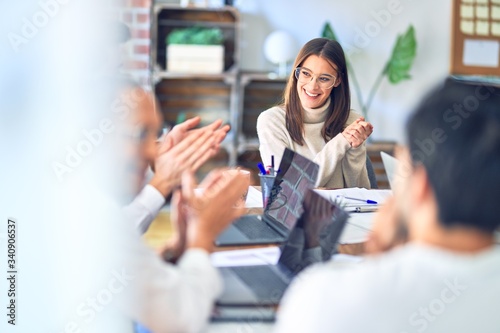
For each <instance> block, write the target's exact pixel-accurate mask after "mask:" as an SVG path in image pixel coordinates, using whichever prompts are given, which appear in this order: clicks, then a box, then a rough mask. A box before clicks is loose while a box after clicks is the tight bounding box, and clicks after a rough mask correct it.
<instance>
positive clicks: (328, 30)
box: [321, 22, 339, 42]
mask: <svg viewBox="0 0 500 333" xmlns="http://www.w3.org/2000/svg"><path fill="white" fill-rule="evenodd" d="M321 37H323V38H328V39H332V40H334V41H337V42H338V41H339V39H338V38H337V35H336V34H335V32H334V31H333V28H332V26H331V25H330V23H329V22H326V23H325V26H324V27H323V32H322V33H321Z"/></svg>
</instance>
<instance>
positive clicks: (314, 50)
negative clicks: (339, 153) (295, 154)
mask: <svg viewBox="0 0 500 333" xmlns="http://www.w3.org/2000/svg"><path fill="white" fill-rule="evenodd" d="M311 55H317V56H318V57H321V58H323V59H325V60H326V61H328V62H329V63H330V65H332V67H335V66H336V67H337V72H338V73H337V74H338V76H339V77H338V78H337V79H340V84H339V86H338V87H334V88H333V89H332V91H331V93H330V96H331V104H330V107H329V110H328V115H327V117H326V120H325V124H324V126H323V128H322V129H321V136H322V137H323V139H324V140H325V142H326V141H328V140H330V139H332V138H333V137H334V136H336V135H337V134H339V133H340V132H342V131H343V130H344V126H345V123H346V121H347V119H348V118H349V112H350V110H351V94H350V90H349V78H348V76H347V62H346V59H345V55H344V50H343V49H342V46H340V44H339V43H338V42H336V41H334V40H331V39H327V38H314V39H312V40H310V41H309V42H307V43H306V44H305V45H304V46H303V47H302V48H301V49H300V51H299V54H298V55H297V57H296V58H295V62H294V64H293V70H292V72H291V73H290V76H289V78H288V83H287V85H286V88H285V91H284V93H283V105H284V107H285V111H286V128H287V130H288V133H290V137H291V138H292V140H293V141H294V142H296V143H298V144H299V145H301V146H302V145H304V117H303V115H302V106H301V103H300V98H299V94H298V93H297V78H296V77H295V68H297V67H300V66H301V65H302V64H303V63H304V61H305V60H306V59H307V58H308V57H309V56H311ZM334 65H335V66H334Z"/></svg>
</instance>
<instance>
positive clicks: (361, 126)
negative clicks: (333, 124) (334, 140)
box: [342, 117, 373, 148]
mask: <svg viewBox="0 0 500 333" xmlns="http://www.w3.org/2000/svg"><path fill="white" fill-rule="evenodd" d="M372 132H373V125H372V124H371V123H369V122H367V121H365V118H364V117H359V118H358V119H356V120H355V121H354V122H353V123H352V124H350V125H349V126H347V127H346V128H345V129H344V131H343V132H342V135H343V136H344V138H345V139H346V140H347V141H348V142H349V144H350V145H351V147H353V148H358V147H359V146H361V145H362V144H363V142H365V141H366V139H367V138H368V137H369V136H370V135H371V134H372Z"/></svg>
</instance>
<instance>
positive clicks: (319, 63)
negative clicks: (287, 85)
mask: <svg viewBox="0 0 500 333" xmlns="http://www.w3.org/2000/svg"><path fill="white" fill-rule="evenodd" d="M301 67H302V68H306V69H307V70H308V71H309V72H311V73H312V74H313V79H312V80H310V81H309V82H301V81H299V80H297V92H298V94H299V98H300V102H301V104H302V107H303V108H309V109H317V108H319V107H322V106H323V105H324V104H325V102H326V101H327V100H328V97H329V96H330V93H331V92H332V89H333V88H335V87H337V86H338V85H339V84H340V78H339V77H338V74H337V69H336V68H335V67H332V65H330V63H329V62H328V61H326V60H325V59H324V58H321V57H319V56H317V55H314V54H313V55H310V56H309V57H307V58H306V60H305V61H304V62H303V63H302V66H301ZM323 74H326V75H330V76H334V77H335V78H336V80H335V84H334V85H333V86H332V87H330V88H328V89H323V88H322V87H321V86H320V84H319V81H318V77H319V76H321V75H323Z"/></svg>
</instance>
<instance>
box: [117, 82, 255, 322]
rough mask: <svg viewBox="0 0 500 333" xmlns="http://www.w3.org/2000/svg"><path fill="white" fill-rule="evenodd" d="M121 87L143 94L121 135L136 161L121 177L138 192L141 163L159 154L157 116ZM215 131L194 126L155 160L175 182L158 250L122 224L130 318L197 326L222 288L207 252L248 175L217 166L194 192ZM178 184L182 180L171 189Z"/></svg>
mask: <svg viewBox="0 0 500 333" xmlns="http://www.w3.org/2000/svg"><path fill="white" fill-rule="evenodd" d="M122 93H123V94H130V93H136V94H143V95H144V98H141V99H140V100H139V102H138V103H137V107H136V108H134V109H133V112H131V117H130V118H129V120H130V121H128V122H127V124H125V125H124V128H122V131H124V133H128V134H129V135H126V136H125V137H127V138H128V140H129V141H128V145H127V146H126V148H127V149H125V152H124V153H125V156H124V157H125V158H127V160H128V161H134V163H132V164H131V165H128V166H127V167H126V171H127V172H128V177H127V178H128V179H129V180H130V181H132V182H133V184H134V186H135V190H136V191H139V190H140V184H142V182H143V177H144V174H145V171H146V168H147V167H148V165H149V164H150V163H152V162H153V160H154V159H155V158H158V155H157V149H158V147H157V142H156V138H157V136H156V134H157V132H158V129H159V126H160V119H159V116H158V115H157V114H156V113H155V109H154V103H153V98H152V96H151V95H150V94H149V93H146V92H144V91H143V90H142V89H141V88H138V87H133V86H132V87H125V88H124V89H123V92H122ZM173 132H174V131H173ZM216 132H217V128H211V127H210V126H208V127H206V128H205V129H203V130H196V131H195V132H194V134H195V135H190V134H187V135H185V137H184V138H183V140H181V141H178V142H172V146H171V147H170V149H168V151H166V152H165V153H164V154H161V159H162V163H165V166H163V165H160V164H158V159H157V161H156V162H157V163H156V167H157V168H160V167H161V168H163V167H165V168H166V165H167V163H168V167H169V168H171V169H173V170H174V171H175V172H174V173H173V176H172V179H174V178H175V181H172V184H173V185H171V187H170V190H171V191H172V190H173V197H172V214H171V221H172V224H173V226H174V237H173V239H172V240H171V241H170V242H169V243H168V244H167V245H165V246H164V247H163V248H162V249H161V250H160V255H158V254H156V253H154V251H152V250H151V249H149V248H148V247H147V246H146V245H145V244H144V243H143V242H142V241H141V240H140V239H139V237H138V234H137V232H136V230H134V228H133V226H132V225H131V224H129V223H126V224H125V225H124V226H123V227H122V230H123V232H124V234H127V235H128V236H129V237H123V240H122V241H123V243H122V245H123V246H121V247H120V248H126V256H125V257H126V258H125V262H124V265H125V267H126V268H127V271H129V272H132V273H131V275H132V277H131V278H130V284H129V285H128V286H127V288H126V296H127V298H126V299H125V300H122V301H121V302H120V306H121V308H122V309H123V310H125V313H126V314H128V315H129V316H130V317H131V318H132V319H133V320H135V321H137V322H139V323H141V324H142V325H143V326H145V327H147V328H148V329H150V330H151V331H153V332H198V331H200V330H201V329H202V328H203V326H204V325H205V324H206V322H207V320H208V317H209V314H210V311H211V309H212V305H213V302H214V300H215V299H216V297H217V296H218V294H219V293H220V292H221V289H222V282H221V279H220V277H219V275H218V272H217V270H216V269H215V268H214V267H213V266H212V265H211V262H210V257H209V253H210V252H211V251H212V250H213V242H214V239H215V238H216V237H217V236H218V234H219V233H220V232H221V231H222V230H223V229H224V228H225V227H226V226H227V225H228V224H229V223H231V221H233V220H234V219H235V218H237V217H239V216H240V215H241V214H242V213H243V211H244V208H243V206H242V205H237V203H238V201H239V200H240V198H241V195H242V193H244V192H245V191H246V190H247V188H248V186H249V184H248V182H249V180H248V178H245V176H242V175H241V174H239V173H232V174H229V173H224V172H223V170H215V171H213V172H212V173H210V174H209V175H208V176H207V177H206V178H205V179H204V180H203V182H202V183H201V184H200V187H202V188H203V193H195V191H194V189H195V187H197V185H196V182H195V179H194V176H193V172H192V170H193V167H192V166H193V165H197V163H199V160H198V159H199V156H200V154H201V156H202V157H201V158H202V159H203V158H204V157H203V156H206V155H207V154H208V155H210V149H211V147H213V145H214V144H215V143H216V141H217V135H215V133H216ZM174 133H175V132H174ZM167 140H168V138H167ZM172 140H173V139H172ZM200 152H201V153H200ZM204 154H205V155H204ZM163 159H164V161H163ZM157 171H158V170H157ZM177 184H179V185H180V187H177V188H175V186H176V185H177ZM127 227H128V228H127ZM127 231H128V233H127Z"/></svg>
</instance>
